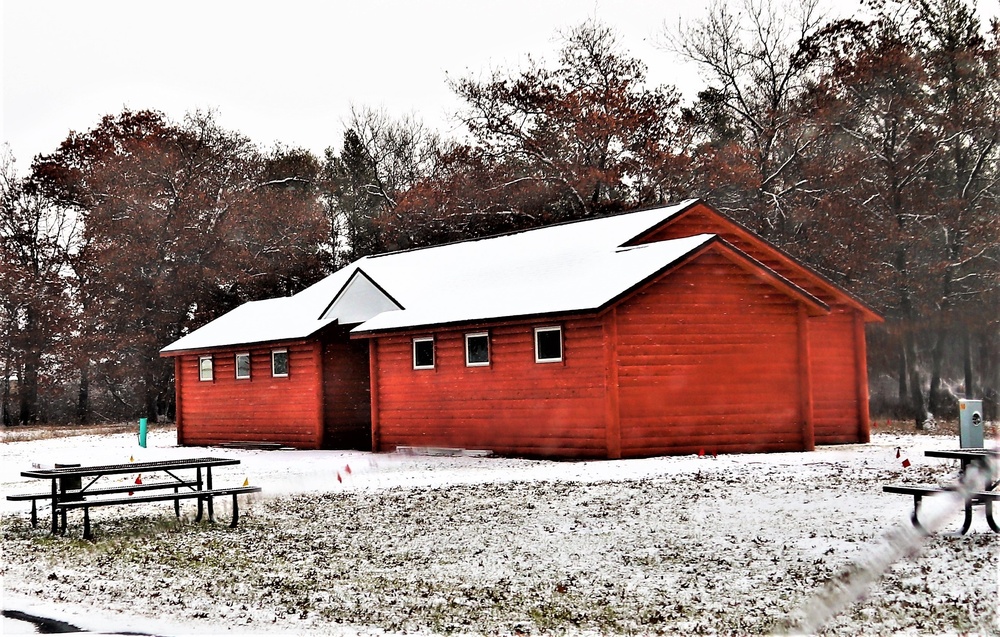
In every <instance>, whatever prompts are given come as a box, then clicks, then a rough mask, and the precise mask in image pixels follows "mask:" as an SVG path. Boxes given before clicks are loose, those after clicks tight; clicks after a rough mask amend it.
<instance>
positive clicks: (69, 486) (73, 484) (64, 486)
mask: <svg viewBox="0 0 1000 637" xmlns="http://www.w3.org/2000/svg"><path fill="white" fill-rule="evenodd" d="M79 466H80V465H78V464H59V463H58V462H57V463H56V464H55V468H56V469H75V468H76V467H79ZM82 488H83V478H81V477H80V476H70V477H67V478H59V493H66V492H67V491H79V490H80V489H82ZM63 499H64V500H82V499H83V496H73V497H67V498H63Z"/></svg>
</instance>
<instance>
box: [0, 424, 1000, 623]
mask: <svg viewBox="0 0 1000 637" xmlns="http://www.w3.org/2000/svg"><path fill="white" fill-rule="evenodd" d="M955 446H957V441H956V440H954V439H953V438H949V437H940V436H916V435H893V434H877V435H875V436H874V439H873V442H872V443H871V444H867V445H843V446H831V447H822V448H820V449H818V450H817V451H815V452H811V453H781V454H762V455H751V454H745V455H723V456H719V457H717V458H713V457H708V456H706V457H695V456H684V457H660V458H650V459H642V460H621V461H598V462H553V461H537V460H525V459H511V458H474V457H461V456H455V457H452V456H416V455H402V454H371V453H362V452H350V451H259V450H240V449H215V448H212V449H206V448H191V447H187V448H182V447H177V446H176V444H175V438H174V434H173V432H172V431H170V430H160V431H154V432H152V433H151V434H150V437H149V447H148V448H145V449H144V448H140V447H138V446H137V441H136V436H135V435H128V434H115V435H86V436H75V437H57V438H47V439H38V440H31V441H24V442H8V443H5V444H4V445H2V449H0V488H2V489H3V492H4V493H5V494H9V493H22V492H26V491H33V490H44V489H45V486H44V485H43V484H41V483H37V481H32V480H28V479H25V478H21V477H20V471H23V470H26V469H29V468H31V467H32V465H41V466H46V465H52V464H54V463H71V462H82V463H86V464H98V463H121V462H127V461H128V460H129V459H133V460H135V461H137V462H138V461H146V460H159V459H168V458H182V457H203V456H226V457H234V458H238V459H240V460H241V464H240V465H238V466H232V467H220V468H217V469H215V470H214V477H215V485H216V486H227V485H238V484H242V483H243V482H244V480H249V482H250V484H253V485H258V486H261V487H262V488H263V489H264V492H263V493H262V494H259V496H258V497H254V498H250V499H246V500H241V502H243V503H245V504H244V505H243V506H241V511H240V512H241V520H240V525H239V527H238V528H236V529H230V528H229V526H228V517H227V515H228V514H227V511H228V507H227V506H226V504H227V502H228V499H219V500H218V501H217V504H216V510H217V519H218V522H217V523H215V524H210V523H208V522H201V523H197V522H195V521H194V520H193V517H194V515H193V514H194V509H195V507H194V505H193V504H191V503H190V502H188V503H186V504H183V503H182V519H181V520H180V521H178V520H177V519H176V518H174V516H173V508H172V505H171V504H170V503H157V504H149V505H136V506H132V507H113V508H103V509H95V510H94V511H93V512H92V516H91V520H92V524H93V526H94V533H95V539H94V541H93V542H87V541H83V540H82V539H80V535H81V532H82V519H81V518H82V514H81V513H80V512H78V511H75V512H71V513H70V518H69V527H68V531H67V533H66V535H65V536H56V537H52V536H50V535H49V533H48V523H47V518H46V516H47V515H48V511H47V510H46V509H45V508H43V509H42V510H41V511H40V515H41V517H42V520H41V522H40V524H39V527H38V528H37V529H33V528H32V527H31V525H30V523H29V520H28V516H27V507H28V505H27V503H24V502H8V501H6V499H4V500H3V507H4V508H3V518H2V519H3V545H2V546H3V558H4V559H3V565H2V567H0V573H2V576H3V593H4V602H3V605H4V608H5V609H7V610H18V611H21V612H25V613H29V614H35V615H40V616H44V617H50V618H54V619H59V620H62V621H66V622H68V623H71V624H74V625H76V626H80V627H82V628H85V629H90V630H101V631H111V630H114V631H138V632H146V633H154V634H159V635H166V634H177V635H180V634H221V633H229V634H250V633H268V634H316V635H322V634H333V635H381V634H403V633H407V634H447V633H454V634H511V635H513V634H569V635H588V634H650V633H663V634H718V633H722V634H734V633H737V634H770V633H774V632H784V631H788V630H794V629H795V627H796V626H800V625H802V624H801V623H800V622H802V620H803V618H804V617H808V616H809V615H810V614H811V613H813V612H814V611H816V612H820V611H824V609H825V605H826V604H827V602H828V601H829V600H828V597H829V596H828V595H827V596H824V594H825V592H828V591H829V590H830V589H831V587H836V586H838V585H839V584H841V583H844V582H848V581H851V580H854V579H855V578H856V577H858V576H859V575H866V573H865V571H866V570H871V571H872V572H873V573H874V577H872V578H871V579H872V580H873V583H872V585H871V586H869V587H868V588H867V590H865V592H864V594H863V595H862V597H861V599H858V600H855V601H853V603H847V604H846V605H845V606H844V607H843V608H839V609H835V612H834V615H833V617H832V618H831V619H830V620H829V621H827V622H826V624H825V625H824V626H823V628H822V633H823V634H831V635H855V634H914V635H924V634H927V635H931V634H934V635H937V634H943V633H944V634H947V633H951V634H956V633H960V634H984V635H985V634H990V635H995V634H998V632H1000V621H998V611H997V600H998V581H997V578H998V572H1000V568H998V567H1000V551H998V549H1000V535H997V534H993V533H991V532H990V531H989V529H988V527H987V526H986V523H985V520H984V519H983V515H982V511H981V509H979V510H977V511H976V513H975V519H974V522H973V527H972V531H971V532H970V533H969V534H968V535H965V536H957V537H956V536H949V535H946V534H936V535H934V536H932V537H930V538H929V539H927V541H926V542H925V543H924V544H923V546H922V547H920V548H919V550H906V551H903V552H904V553H906V555H905V556H904V557H903V559H900V560H898V561H895V562H894V563H892V564H891V565H889V566H888V567H887V568H884V567H885V565H884V564H883V563H884V562H885V561H886V560H880V559H879V557H880V556H883V557H884V556H886V555H890V554H892V552H893V551H896V552H899V549H898V538H899V537H900V536H901V535H906V534H907V533H908V529H909V527H910V523H909V514H910V511H911V509H912V499H911V498H909V497H906V496H898V495H893V494H885V493H883V492H882V485H884V484H894V483H928V482H929V483H943V482H949V481H951V480H954V479H955V477H956V474H957V471H958V465H957V463H955V462H951V461H944V460H935V459H931V458H926V457H924V455H923V451H924V450H925V449H930V448H936V449H943V448H950V447H955ZM897 448H899V457H897ZM906 459H908V460H909V461H910V466H909V467H905V468H904V467H903V466H902V460H906ZM121 479H122V481H128V480H134V477H133V476H125V477H123V478H121ZM32 483H34V484H32ZM39 487H41V489H39ZM960 521H961V515H960V514H959V513H958V512H956V513H955V515H953V516H952V517H951V518H950V519H949V520H948V526H949V527H953V528H954V529H957V528H958V527H959V526H960ZM910 535H911V536H912V534H910ZM873 565H877V568H876V566H873ZM883 568H884V570H885V572H884V573H882V574H881V576H880V577H879V572H880V571H882V570H883ZM876 571H878V572H876Z"/></svg>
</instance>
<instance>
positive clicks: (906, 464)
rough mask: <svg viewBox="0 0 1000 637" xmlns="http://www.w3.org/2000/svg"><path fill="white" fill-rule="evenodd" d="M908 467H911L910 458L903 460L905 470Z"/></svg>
mask: <svg viewBox="0 0 1000 637" xmlns="http://www.w3.org/2000/svg"><path fill="white" fill-rule="evenodd" d="M908 466H910V459H909V458H903V468H904V469H905V468H907V467H908Z"/></svg>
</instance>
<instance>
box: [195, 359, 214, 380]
mask: <svg viewBox="0 0 1000 637" xmlns="http://www.w3.org/2000/svg"><path fill="white" fill-rule="evenodd" d="M205 361H208V378H205V375H204V374H203V371H204V370H203V369H202V364H203V363H204V362H205ZM198 380H199V381H201V382H203V383H210V382H212V381H214V380H215V361H213V360H212V357H211V356H199V357H198Z"/></svg>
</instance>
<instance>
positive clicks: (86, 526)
mask: <svg viewBox="0 0 1000 637" xmlns="http://www.w3.org/2000/svg"><path fill="white" fill-rule="evenodd" d="M83 539H85V540H92V539H94V536H93V534H92V533H91V532H90V507H83Z"/></svg>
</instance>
